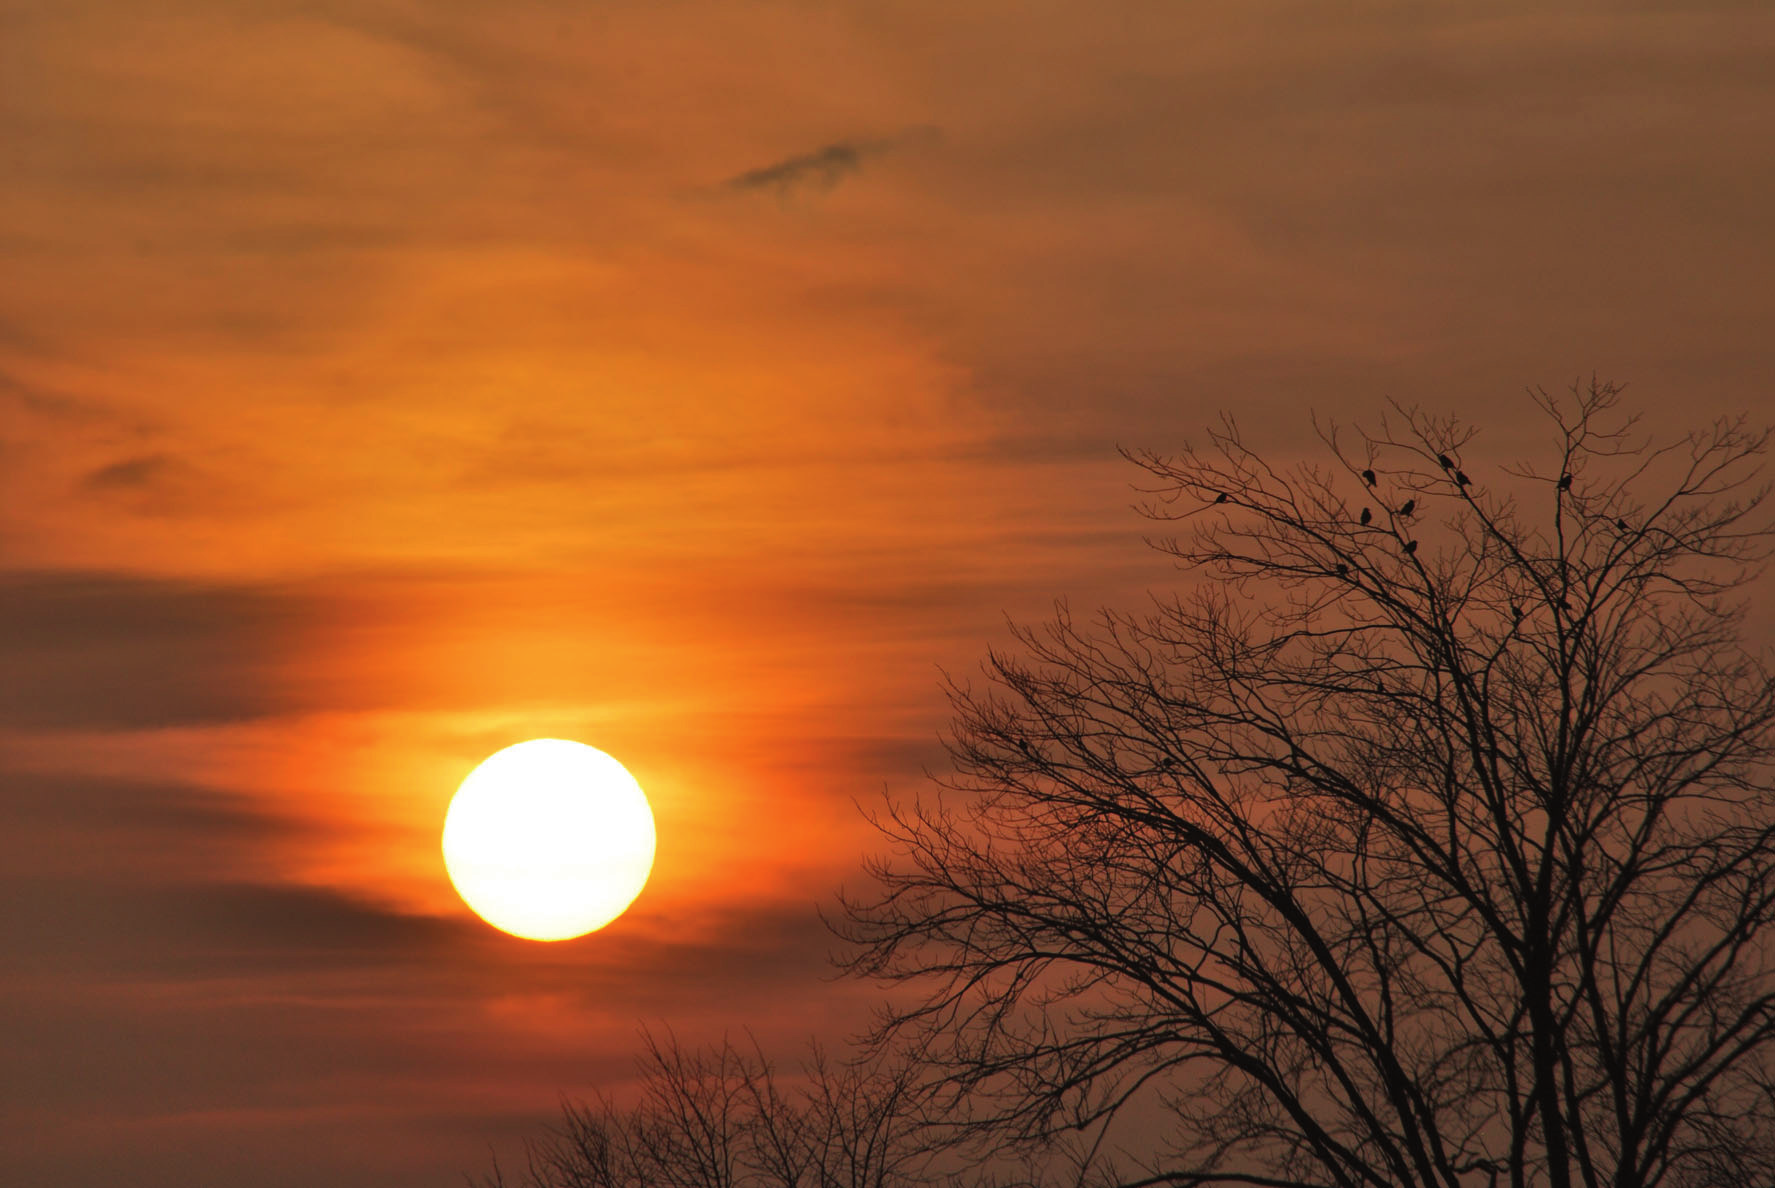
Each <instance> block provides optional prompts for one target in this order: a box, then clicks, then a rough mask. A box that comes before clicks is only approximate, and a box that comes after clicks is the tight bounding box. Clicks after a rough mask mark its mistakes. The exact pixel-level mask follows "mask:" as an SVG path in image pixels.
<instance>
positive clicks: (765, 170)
mask: <svg viewBox="0 0 1775 1188" xmlns="http://www.w3.org/2000/svg"><path fill="white" fill-rule="evenodd" d="M939 135H940V133H939V132H938V130H937V129H936V128H934V127H930V126H920V127H916V128H909V129H907V130H906V131H904V132H901V133H898V134H896V135H894V136H882V137H875V138H871V139H855V140H838V141H834V142H833V143H831V144H828V145H823V146H821V147H820V148H817V149H815V150H813V151H812V152H809V153H801V154H798V155H796V156H793V157H785V158H784V159H783V160H781V161H775V162H772V163H771V164H769V165H762V166H760V167H758V168H757V169H748V170H746V171H745V172H744V173H739V174H735V175H734V176H733V177H730V178H728V179H727V180H726V181H724V182H722V183H721V188H722V189H723V190H727V191H729V192H733V193H756V192H761V191H762V192H765V193H772V194H775V195H776V196H777V197H778V198H783V199H787V198H790V197H793V196H794V195H795V194H797V193H800V192H805V191H812V192H815V193H822V194H823V193H826V192H827V191H829V190H832V189H833V188H835V187H836V186H837V185H838V184H839V183H840V182H842V181H844V180H845V179H846V178H847V177H850V176H851V175H852V174H855V173H858V172H860V171H861V170H862V168H863V165H864V164H865V162H868V161H870V160H873V159H874V158H877V157H881V156H885V155H886V154H888V153H892V152H896V151H898V150H900V149H903V148H907V147H910V146H912V145H914V144H929V143H931V142H932V141H934V140H936V139H937V137H938V136H939Z"/></svg>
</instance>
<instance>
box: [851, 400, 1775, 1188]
mask: <svg viewBox="0 0 1775 1188" xmlns="http://www.w3.org/2000/svg"><path fill="white" fill-rule="evenodd" d="M1538 402H1539V405H1540V407H1541V409H1542V411H1544V412H1545V413H1546V415H1547V417H1548V418H1549V421H1548V423H1549V425H1550V426H1551V428H1552V430H1553V433H1554V435H1555V439H1556V441H1557V449H1556V451H1555V453H1554V455H1553V456H1552V457H1550V458H1549V459H1547V465H1546V466H1544V467H1542V468H1539V469H1536V468H1533V467H1526V466H1524V467H1502V468H1501V467H1497V466H1493V465H1487V464H1485V463H1484V461H1483V460H1482V459H1481V458H1480V457H1479V456H1478V450H1477V447H1476V446H1475V443H1474V432H1473V430H1472V429H1471V428H1469V427H1466V426H1464V425H1462V424H1460V423H1458V422H1456V421H1454V420H1450V419H1445V418H1439V417H1432V416H1429V415H1426V414H1423V413H1421V412H1419V411H1416V410H1413V409H1406V408H1396V410H1395V416H1394V417H1393V418H1392V420H1391V423H1383V425H1382V426H1381V428H1380V429H1379V430H1378V431H1375V432H1373V433H1365V434H1360V435H1357V440H1355V441H1353V442H1352V440H1351V439H1350V437H1349V436H1348V435H1347V434H1343V435H1340V433H1339V432H1338V431H1337V430H1336V429H1335V428H1328V429H1326V430H1324V431H1323V432H1322V433H1321V438H1322V440H1323V441H1324V442H1325V444H1326V446H1327V449H1328V455H1327V457H1328V459H1329V461H1328V462H1327V464H1325V465H1319V466H1315V465H1310V464H1308V465H1301V466H1295V467H1280V466H1275V465H1272V464H1270V463H1269V462H1266V461H1265V459H1264V458H1263V457H1261V456H1260V455H1259V454H1258V453H1256V452H1254V451H1253V450H1252V449H1250V448H1248V447H1247V446H1246V444H1245V443H1244V442H1243V441H1242V440H1241V437H1240V435H1239V433H1238V432H1237V430H1236V428H1235V427H1234V426H1233V425H1232V424H1231V423H1230V422H1229V423H1226V424H1224V425H1223V427H1222V428H1221V430H1220V431H1218V432H1217V433H1215V434H1214V435H1213V436H1212V440H1211V443H1210V448H1207V449H1205V450H1201V451H1186V452H1184V453H1183V454H1182V455H1181V456H1178V457H1163V456H1159V455H1156V454H1139V455H1131V456H1132V457H1133V458H1134V460H1135V461H1136V462H1138V463H1139V465H1141V466H1142V467H1144V468H1145V470H1146V471H1147V472H1148V474H1149V475H1150V476H1151V478H1152V480H1153V483H1154V485H1153V487H1152V489H1151V492H1150V493H1151V495H1152V497H1153V498H1152V502H1151V505H1150V507H1149V509H1148V510H1149V514H1151V515H1152V516H1153V517H1155V518H1156V519H1157V520H1159V521H1162V522H1165V523H1166V524H1168V525H1170V526H1171V527H1172V529H1174V530H1175V531H1176V533H1177V534H1176V535H1175V536H1172V537H1168V538H1166V539H1163V540H1159V541H1156V542H1155V543H1157V545H1158V547H1160V548H1161V549H1163V550H1164V551H1166V552H1167V553H1169V554H1171V555H1172V556H1174V557H1175V558H1176V559H1177V560H1178V561H1180V562H1182V564H1183V566H1184V568H1185V569H1186V570H1187V571H1188V572H1189V573H1190V574H1191V575H1192V576H1193V577H1194V578H1195V579H1197V580H1196V581H1195V582H1194V583H1193V584H1190V583H1186V584H1185V586H1186V588H1185V589H1184V591H1183V592H1182V593H1179V594H1177V595H1175V596H1172V597H1167V598H1161V599H1157V600H1155V603H1154V605H1153V606H1152V607H1151V608H1150V609H1149V610H1148V611H1147V612H1146V613H1144V614H1140V615H1131V614H1118V613H1106V614H1104V615H1102V616H1101V617H1099V618H1097V619H1096V620H1094V621H1093V622H1092V623H1090V624H1085V623H1081V622H1079V621H1077V620H1075V619H1074V617H1073V616H1072V615H1071V614H1070V613H1069V612H1068V611H1066V610H1065V609H1064V608H1062V609H1061V610H1060V611H1059V613H1058V616H1057V618H1056V619H1055V620H1054V621H1053V622H1052V623H1050V624H1048V625H1047V626H1046V627H1045V628H1040V629H1033V630H1032V629H1022V630H1019V631H1018V639H1019V643H1018V646H1017V648H1016V649H1015V650H1010V651H995V652H993V653H992V654H991V655H990V657H989V659H988V662H987V666H986V668H987V676H988V678H989V679H988V683H987V686H986V687H985V688H981V689H976V688H973V687H969V686H967V685H964V684H955V685H954V686H953V687H952V696H953V700H954V703H955V707H956V714H957V717H956V722H955V726H954V729H953V735H952V738H951V751H952V753H953V756H954V761H955V773H954V774H953V775H952V776H951V777H949V778H947V779H946V780H944V781H943V785H944V786H943V788H942V789H941V790H940V791H939V792H938V793H936V794H934V795H932V796H929V797H926V798H924V799H922V800H921V801H920V802H917V803H914V804H910V805H901V806H898V807H896V808H894V809H892V810H891V811H890V812H889V813H887V814H886V815H885V816H884V818H883V819H882V821H881V825H882V828H883V829H884V830H885V831H886V832H887V834H888V836H889V838H890V839H891V842H892V853H891V856H889V857H887V858H885V859H884V860H883V861H882V862H881V863H880V864H879V865H878V866H877V867H876V868H875V871H874V873H875V875H876V877H877V878H878V880H879V883H878V885H877V886H876V887H875V888H874V889H873V890H870V891H868V892H865V893H861V894H853V895H852V896H851V897H850V898H848V899H847V901H846V906H845V915H844V918H843V920H842V921H841V923H840V927H841V929H842V930H843V931H844V932H845V933H846V935H847V936H848V937H849V938H850V939H851V940H852V941H854V942H855V944H856V946H857V947H856V949H855V951H854V954H853V956H852V957H851V959H850V968H851V969H852V970H854V971H855V972H857V973H859V974H862V975H866V976H872V977H876V978H883V979H887V980H888V981H890V982H896V983H902V985H901V986H900V988H899V990H898V992H897V997H896V999H895V1001H896V1003H897V1004H898V1005H897V1006H895V1007H893V1008H890V1009H889V1011H888V1013H887V1014H886V1015H885V1016H884V1022H883V1025H882V1029H881V1031H880V1032H879V1034H878V1035H877V1037H876V1039H877V1042H878V1043H881V1044H888V1045H903V1046H904V1048H903V1050H906V1051H910V1052H913V1053H915V1054H916V1058H917V1060H918V1061H919V1067H920V1068H921V1069H922V1071H923V1077H924V1084H925V1086H926V1088H927V1089H928V1091H929V1092H931V1093H932V1094H933V1095H934V1096H933V1098H932V1100H931V1103H930V1104H931V1106H932V1107H933V1108H932V1113H933V1116H935V1117H937V1118H939V1119H942V1120H944V1121H945V1122H946V1124H948V1125H950V1126H951V1127H952V1128H954V1129H956V1130H958V1131H960V1132H963V1133H964V1134H965V1135H967V1136H970V1137H972V1138H973V1139H974V1140H976V1141H977V1142H978V1143H979V1144H980V1149H981V1150H983V1151H994V1152H998V1153H1001V1154H1002V1153H1003V1152H1004V1151H1005V1150H1007V1149H1013V1148H1016V1147H1018V1146H1027V1147H1030V1148H1035V1147H1039V1146H1040V1145H1042V1144H1047V1143H1051V1142H1053V1141H1055V1140H1056V1139H1058V1138H1063V1137H1064V1136H1068V1135H1071V1136H1075V1138H1076V1139H1078V1140H1079V1141H1080V1142H1082V1143H1083V1144H1084V1148H1085V1149H1093V1145H1094V1144H1100V1145H1098V1146H1096V1147H1095V1148H1094V1149H1096V1150H1098V1151H1099V1152H1100V1153H1103V1152H1108V1151H1110V1150H1111V1149H1112V1148H1113V1147H1115V1145H1116V1144H1117V1143H1118V1142H1120V1141H1122V1139H1125V1138H1127V1136H1128V1135H1129V1134H1130V1133H1131V1130H1132V1129H1135V1128H1138V1129H1140V1130H1141V1131H1142V1132H1143V1142H1144V1149H1143V1150H1142V1151H1140V1152H1138V1153H1137V1155H1138V1157H1137V1158H1135V1157H1124V1158H1121V1159H1119V1160H1116V1159H1109V1158H1105V1159H1103V1160H1101V1161H1100V1163H1099V1167H1100V1169H1101V1170H1102V1171H1103V1174H1104V1175H1105V1176H1106V1177H1107V1178H1108V1179H1109V1180H1111V1181H1113V1182H1117V1183H1121V1184H1137V1185H1159V1184H1167V1185H1178V1186H1183V1185H1194V1184H1227V1185H1267V1186H1272V1188H1361V1186H1374V1188H1380V1186H1393V1188H1405V1186H1408V1185H1410V1186H1416V1185H1421V1186H1424V1188H1429V1186H1432V1185H1435V1186H1439V1188H1457V1186H1460V1188H1466V1186H1477V1185H1505V1184H1508V1185H1511V1186H1512V1188H1528V1186H1538V1185H1548V1186H1550V1188H1570V1186H1572V1185H1584V1186H1586V1188H1603V1186H1605V1185H1607V1186H1611V1188H1653V1186H1657V1185H1673V1186H1688V1188H1698V1186H1702V1185H1721V1186H1723V1185H1727V1184H1733V1185H1740V1186H1745V1185H1749V1184H1755V1183H1760V1184H1770V1183H1775V1091H1772V1086H1775V1043H1772V1039H1775V928H1772V927H1771V920H1772V918H1775V790H1772V788H1775V780H1772V779H1771V773H1772V765H1771V757H1772V744H1775V683H1772V682H1771V678H1770V669H1769V667H1768V665H1767V663H1766V662H1765V659H1764V658H1763V655H1762V654H1761V653H1760V652H1758V651H1755V650H1753V649H1751V648H1750V647H1748V646H1747V644H1746V642H1745V638H1744V613H1745V611H1744V607H1743V606H1742V605H1740V604H1739V603H1737V602H1735V601H1734V599H1735V598H1741V597H1742V596H1743V595H1744V593H1745V592H1746V589H1747V583H1748V582H1749V581H1750V580H1752V578H1753V577H1754V575H1755V572H1756V566H1757V565H1758V564H1759V562H1761V561H1762V560H1763V559H1764V557H1765V555H1766V551H1767V546H1768V544H1769V541H1770V532H1769V528H1768V525H1767V524H1766V522H1765V521H1764V519H1763V518H1762V515H1763V512H1764V507H1763V498H1764V489H1763V488H1762V487H1760V486H1759V485H1757V484H1758V483H1759V482H1760V480H1759V479H1758V477H1757V475H1758V469H1759V460H1760V457H1761V454H1762V452H1763V449H1764V446H1765V443H1766V435H1765V434H1762V433H1758V432H1755V431H1753V430H1751V429H1749V428H1747V427H1746V425H1745V423H1744V422H1743V421H1727V422H1721V423H1718V424H1716V425H1714V426H1712V427H1711V428H1709V429H1707V430H1705V431H1702V432H1699V433H1696V434H1694V435H1693V436H1690V437H1687V438H1684V439H1680V440H1677V441H1674V442H1671V443H1667V444H1663V445H1653V444H1645V443H1643V442H1641V441H1639V440H1638V439H1637V438H1636V436H1635V434H1636V432H1637V429H1636V426H1635V425H1634V423H1633V420H1632V419H1631V418H1626V417H1623V416H1621V415H1620V413H1619V411H1618V391H1617V389H1616V388H1614V387H1612V386H1609V385H1600V384H1594V383H1593V384H1591V385H1589V386H1588V387H1587V388H1584V387H1579V388H1574V390H1573V392H1572V394H1571V398H1570V399H1569V400H1568V399H1563V398H1561V399H1555V398H1550V397H1548V396H1546V395H1545V394H1538ZM1470 474H1471V475H1472V476H1473V477H1469V475H1470ZM1377 500H1378V507H1379V512H1378V514H1375V513H1374V512H1371V511H1369V510H1368V508H1369V507H1371V506H1375V505H1376V501H1377ZM1391 509H1397V510H1396V511H1395V510H1391ZM1420 546H1421V547H1420ZM1118 1119H1120V1120H1121V1121H1120V1122H1118ZM1118 1135H1119V1136H1121V1137H1120V1138H1118Z"/></svg>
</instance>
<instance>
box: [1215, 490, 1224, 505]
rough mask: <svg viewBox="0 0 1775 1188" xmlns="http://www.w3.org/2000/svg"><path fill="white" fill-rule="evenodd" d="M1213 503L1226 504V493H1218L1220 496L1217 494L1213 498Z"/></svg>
mask: <svg viewBox="0 0 1775 1188" xmlns="http://www.w3.org/2000/svg"><path fill="white" fill-rule="evenodd" d="M1214 502H1216V503H1225V502H1226V492H1225V491H1222V492H1221V493H1220V494H1218V495H1216V496H1215V497H1214Z"/></svg>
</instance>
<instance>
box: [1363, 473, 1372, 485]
mask: <svg viewBox="0 0 1775 1188" xmlns="http://www.w3.org/2000/svg"><path fill="white" fill-rule="evenodd" d="M1362 481H1363V482H1365V483H1367V484H1368V485H1369V486H1371V487H1372V486H1374V471H1372V470H1364V471H1363V472H1362Z"/></svg>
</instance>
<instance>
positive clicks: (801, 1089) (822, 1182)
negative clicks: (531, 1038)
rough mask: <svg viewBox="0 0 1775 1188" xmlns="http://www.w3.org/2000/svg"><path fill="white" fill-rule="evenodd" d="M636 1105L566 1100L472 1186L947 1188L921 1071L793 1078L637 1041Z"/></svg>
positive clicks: (741, 1059)
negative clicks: (515, 1158)
mask: <svg viewBox="0 0 1775 1188" xmlns="http://www.w3.org/2000/svg"><path fill="white" fill-rule="evenodd" d="M642 1039H643V1048H642V1055H641V1057H640V1060H639V1061H638V1065H639V1069H638V1071H639V1072H640V1078H639V1096H638V1098H637V1100H635V1101H633V1102H629V1103H625V1104H619V1103H617V1102H616V1101H614V1100H613V1099H611V1098H610V1097H608V1096H604V1097H600V1098H598V1099H597V1100H596V1101H594V1102H591V1103H583V1102H572V1101H569V1102H566V1103H564V1104H563V1106H562V1111H561V1120H560V1122H559V1123H557V1125H556V1126H555V1128H554V1129H553V1130H552V1131H551V1132H550V1133H548V1134H547V1135H545V1136H543V1137H542V1138H540V1139H539V1140H537V1141H534V1142H531V1143H530V1144H529V1147H528V1149H527V1151H526V1160H525V1168H524V1171H523V1172H522V1173H521V1177H520V1178H519V1179H517V1180H512V1181H508V1180H507V1178H506V1176H505V1174H504V1173H503V1172H502V1171H501V1170H500V1169H499V1167H498V1166H497V1164H496V1165H495V1167H494V1169H493V1172H492V1173H491V1175H489V1176H487V1177H484V1178H481V1179H479V1180H473V1181H471V1183H472V1184H475V1185H478V1188H507V1185H508V1184H510V1185H511V1188H919V1186H927V1185H935V1184H938V1183H940V1182H944V1181H945V1179H946V1177H944V1176H943V1175H941V1174H940V1173H939V1172H938V1171H937V1170H935V1162H934V1159H935V1156H936V1152H935V1150H934V1148H933V1147H932V1145H931V1144H930V1143H928V1142H927V1141H926V1135H927V1133H928V1132H927V1129H926V1128H925V1127H924V1126H923V1125H922V1123H921V1120H920V1117H919V1115H918V1111H917V1109H916V1101H917V1096H916V1088H917V1084H918V1078H917V1076H916V1070H915V1069H914V1068H913V1067H912V1066H910V1065H908V1064H907V1063H905V1062H904V1061H896V1060H893V1059H886V1058H877V1059H868V1058H864V1059H853V1060H846V1061H839V1060H834V1059H832V1058H831V1057H830V1056H829V1055H828V1054H827V1053H826V1052H825V1051H824V1050H822V1049H821V1048H819V1047H813V1048H810V1049H809V1051H808V1054H807V1057H806V1058H805V1059H804V1060H802V1061H801V1062H800V1063H799V1064H798V1065H797V1066H795V1067H794V1068H793V1069H791V1070H790V1071H789V1072H788V1074H787V1075H785V1074H783V1073H781V1072H780V1071H779V1070H778V1068H777V1066H776V1065H775V1064H774V1063H773V1062H772V1061H771V1060H770V1059H769V1058H768V1057H766V1056H765V1054H764V1053H763V1052H762V1051H761V1050H760V1049H759V1048H758V1047H757V1045H756V1044H754V1045H751V1046H750V1047H740V1046H738V1045H736V1044H734V1043H732V1042H731V1041H723V1042H722V1043H721V1044H719V1045H715V1046H710V1047H702V1048H685V1047H683V1046H681V1045H680V1044H679V1043H678V1041H677V1040H676V1039H675V1038H674V1037H672V1036H670V1035H669V1034H668V1035H667V1036H666V1037H665V1038H664V1039H661V1038H659V1037H657V1036H655V1035H653V1034H651V1033H643V1037H642Z"/></svg>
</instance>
